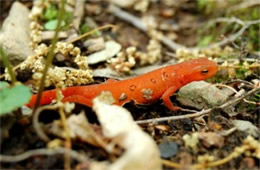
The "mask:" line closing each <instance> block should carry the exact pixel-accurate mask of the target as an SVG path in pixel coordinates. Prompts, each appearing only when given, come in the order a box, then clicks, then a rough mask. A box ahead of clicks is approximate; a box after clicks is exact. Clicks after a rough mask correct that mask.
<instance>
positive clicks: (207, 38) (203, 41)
mask: <svg viewBox="0 0 260 170" xmlns="http://www.w3.org/2000/svg"><path fill="white" fill-rule="evenodd" d="M212 39H213V36H212V35H208V36H205V37H203V38H202V39H201V40H200V42H199V46H200V47H205V46H207V45H208V44H209V43H210V42H211V40H212Z"/></svg>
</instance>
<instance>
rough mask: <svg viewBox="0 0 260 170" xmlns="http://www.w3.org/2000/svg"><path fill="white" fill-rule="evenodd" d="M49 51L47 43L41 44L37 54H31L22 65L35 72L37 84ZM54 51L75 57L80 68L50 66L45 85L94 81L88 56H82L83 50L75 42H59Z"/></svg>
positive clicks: (34, 76)
mask: <svg viewBox="0 0 260 170" xmlns="http://www.w3.org/2000/svg"><path fill="white" fill-rule="evenodd" d="M48 52H49V47H47V46H46V44H40V45H39V46H38V47H37V48H36V49H35V53H36V54H35V55H33V56H29V57H28V58H27V59H26V60H25V61H24V62H23V63H22V64H21V65H20V69H21V70H24V69H30V70H32V72H33V79H34V80H35V81H36V85H38V84H39V82H40V79H41V77H42V71H43V69H44V67H45V56H47V53H48ZM54 53H55V54H57V53H60V54H61V55H64V56H66V57H75V59H74V61H75V63H76V64H77V65H78V66H79V68H80V69H79V70H76V69H69V68H59V67H54V68H50V69H49V71H48V73H47V78H46V80H45V86H46V87H48V86H51V85H54V86H56V87H59V88H62V87H65V86H73V85H82V84H87V83H90V82H92V81H93V77H92V74H91V73H92V72H91V70H89V68H88V62H87V57H85V56H81V51H80V49H79V48H78V47H74V45H73V44H68V43H66V42H58V43H57V46H56V48H55V49H54Z"/></svg>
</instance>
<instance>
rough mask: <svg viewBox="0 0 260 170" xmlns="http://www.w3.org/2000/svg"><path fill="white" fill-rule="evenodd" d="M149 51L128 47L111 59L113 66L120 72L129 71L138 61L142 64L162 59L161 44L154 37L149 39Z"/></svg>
mask: <svg viewBox="0 0 260 170" xmlns="http://www.w3.org/2000/svg"><path fill="white" fill-rule="evenodd" d="M146 48H147V52H146V53H144V52H141V51H137V49H136V47H128V48H127V49H126V50H125V51H121V52H119V53H118V54H117V57H116V58H112V59H111V60H109V63H110V64H111V67H112V68H113V69H114V70H116V71H118V72H125V73H129V72H130V70H131V68H132V67H134V66H135V65H136V64H137V63H138V64H140V65H146V64H153V63H155V62H157V61H159V60H160V59H161V49H162V47H161V44H160V43H159V42H158V41H156V40H154V39H152V40H150V41H149V44H148V46H147V47H146Z"/></svg>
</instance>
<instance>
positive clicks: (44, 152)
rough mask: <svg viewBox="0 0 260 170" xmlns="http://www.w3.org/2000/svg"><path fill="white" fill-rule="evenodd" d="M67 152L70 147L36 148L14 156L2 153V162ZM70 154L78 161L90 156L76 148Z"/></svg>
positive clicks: (0, 160)
mask: <svg viewBox="0 0 260 170" xmlns="http://www.w3.org/2000/svg"><path fill="white" fill-rule="evenodd" d="M67 152H68V149H66V148H58V149H34V150H29V151H27V152H24V153H22V154H19V155H14V156H9V155H8V156H7V155H0V162H19V161H23V160H25V159H28V158H30V157H32V156H36V155H56V154H65V153H67ZM70 156H71V157H73V158H74V159H75V160H77V161H78V162H85V161H87V160H88V158H87V157H86V156H85V155H83V154H81V153H78V152H77V151H74V150H70Z"/></svg>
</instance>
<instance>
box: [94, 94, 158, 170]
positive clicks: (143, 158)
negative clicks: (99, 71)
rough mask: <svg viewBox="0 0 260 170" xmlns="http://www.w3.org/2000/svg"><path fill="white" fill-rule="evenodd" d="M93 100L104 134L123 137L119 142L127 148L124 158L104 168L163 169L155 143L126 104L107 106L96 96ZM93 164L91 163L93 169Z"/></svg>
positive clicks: (110, 136)
mask: <svg viewBox="0 0 260 170" xmlns="http://www.w3.org/2000/svg"><path fill="white" fill-rule="evenodd" d="M106 95H107V94H106ZM110 95H111V94H110ZM93 103H94V107H93V109H94V111H95V112H96V114H97V116H98V119H99V122H100V124H101V126H102V129H103V134H104V136H106V137H107V138H110V139H112V140H113V139H116V138H118V137H120V139H121V140H119V141H118V140H117V141H118V145H119V146H121V147H122V148H124V149H125V152H124V153H123V154H122V155H121V157H119V158H118V159H117V160H116V161H115V162H113V163H112V164H110V165H108V166H107V167H106V168H105V169H110V170H132V169H142V170H145V169H147V170H150V169H153V170H157V169H161V168H162V167H161V162H160V152H159V149H158V147H157V145H156V143H155V142H154V140H153V139H152V138H151V137H150V136H149V135H148V134H146V133H145V132H143V131H142V130H141V128H140V127H139V126H138V125H137V124H136V123H135V122H134V120H133V118H132V116H131V113H129V112H128V111H127V110H126V109H124V108H123V107H120V106H116V105H108V104H106V103H104V102H102V101H100V98H96V99H94V101H93ZM94 167H96V166H94ZM94 167H93V166H92V168H93V169H94Z"/></svg>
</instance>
